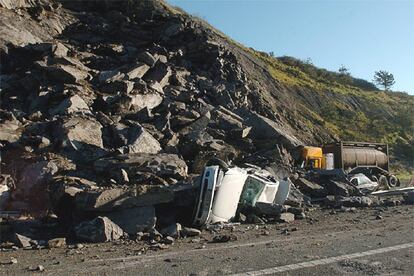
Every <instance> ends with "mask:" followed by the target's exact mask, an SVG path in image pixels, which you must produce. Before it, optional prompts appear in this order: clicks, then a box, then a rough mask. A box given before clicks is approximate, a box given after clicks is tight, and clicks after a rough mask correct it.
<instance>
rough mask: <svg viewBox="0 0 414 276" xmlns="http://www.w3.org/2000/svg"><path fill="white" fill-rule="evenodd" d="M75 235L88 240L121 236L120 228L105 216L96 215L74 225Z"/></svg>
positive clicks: (93, 240) (104, 240) (111, 238)
mask: <svg viewBox="0 0 414 276" xmlns="http://www.w3.org/2000/svg"><path fill="white" fill-rule="evenodd" d="M75 234H76V237H77V238H78V239H80V240H85V241H88V242H108V241H114V240H118V239H119V238H121V237H122V236H123V234H124V232H123V231H122V229H121V228H120V227H119V226H118V225H116V224H115V223H113V222H112V221H111V220H110V219H109V218H107V217H97V218H95V219H93V220H91V221H85V222H82V223H80V224H79V225H77V226H76V227H75Z"/></svg>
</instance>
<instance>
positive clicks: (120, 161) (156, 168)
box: [94, 153, 188, 180]
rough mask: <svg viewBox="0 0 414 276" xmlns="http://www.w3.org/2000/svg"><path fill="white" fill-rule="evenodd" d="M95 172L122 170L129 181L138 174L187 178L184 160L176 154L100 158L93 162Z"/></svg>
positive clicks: (138, 154)
mask: <svg viewBox="0 0 414 276" xmlns="http://www.w3.org/2000/svg"><path fill="white" fill-rule="evenodd" d="M94 167H95V170H96V171H97V172H98V173H105V172H108V171H109V170H120V169H124V170H125V171H126V172H127V173H128V175H129V177H130V179H131V180H132V178H133V176H134V175H135V174H137V173H140V172H150V173H153V174H156V175H157V176H160V177H173V178H176V179H183V178H184V177H186V176H187V172H188V168H187V164H186V163H185V162H184V160H182V159H180V158H179V157H178V155H176V154H166V153H159V154H146V153H133V154H124V155H119V156H116V157H111V158H102V159H100V160H97V161H95V163H94Z"/></svg>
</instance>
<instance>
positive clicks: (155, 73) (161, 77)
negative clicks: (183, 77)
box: [145, 62, 172, 87]
mask: <svg viewBox="0 0 414 276" xmlns="http://www.w3.org/2000/svg"><path fill="white" fill-rule="evenodd" d="M171 74H172V70H171V68H170V67H169V66H168V65H166V64H164V63H160V62H158V63H157V65H156V66H155V67H154V68H152V69H151V70H150V71H149V72H148V73H147V74H146V76H145V79H146V80H147V81H154V82H158V83H159V84H160V85H161V87H164V86H166V85H167V84H168V83H169V80H170V77H171Z"/></svg>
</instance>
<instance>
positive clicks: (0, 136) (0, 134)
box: [0, 114, 22, 143]
mask: <svg viewBox="0 0 414 276" xmlns="http://www.w3.org/2000/svg"><path fill="white" fill-rule="evenodd" d="M0 115H2V114H0ZM6 115H9V114H6ZM1 117H5V116H1ZM6 117H7V118H0V141H6V142H9V143H13V142H16V141H17V140H19V138H20V135H21V133H22V128H21V123H20V122H19V121H18V120H16V118H14V116H12V115H10V116H6Z"/></svg>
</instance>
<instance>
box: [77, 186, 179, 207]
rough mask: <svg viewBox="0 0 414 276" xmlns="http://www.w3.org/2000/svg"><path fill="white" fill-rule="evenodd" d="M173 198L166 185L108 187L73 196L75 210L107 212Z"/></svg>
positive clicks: (149, 204)
mask: <svg viewBox="0 0 414 276" xmlns="http://www.w3.org/2000/svg"><path fill="white" fill-rule="evenodd" d="M173 199H174V193H173V192H172V191H171V190H170V189H169V188H168V187H163V186H157V185H139V186H136V187H130V188H128V189H108V190H103V191H83V192H80V193H77V194H76V196H75V207H76V210H77V211H81V212H85V211H90V212H98V211H99V212H108V211H115V210H124V209H128V208H133V207H142V206H152V205H155V204H160V203H168V202H171V201H172V200H173Z"/></svg>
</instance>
